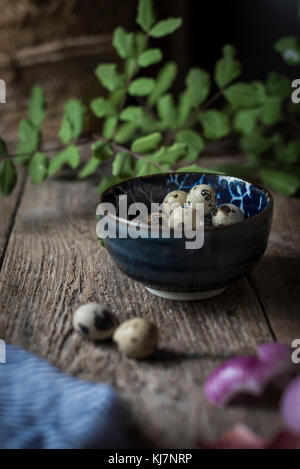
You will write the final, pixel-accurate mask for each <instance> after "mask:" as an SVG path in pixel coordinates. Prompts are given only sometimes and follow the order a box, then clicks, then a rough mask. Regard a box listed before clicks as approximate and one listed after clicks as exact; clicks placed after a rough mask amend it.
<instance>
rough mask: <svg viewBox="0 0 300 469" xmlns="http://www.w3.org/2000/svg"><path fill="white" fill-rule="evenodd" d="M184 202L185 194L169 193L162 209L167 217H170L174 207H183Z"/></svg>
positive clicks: (178, 192) (182, 192)
mask: <svg viewBox="0 0 300 469" xmlns="http://www.w3.org/2000/svg"><path fill="white" fill-rule="evenodd" d="M185 202H186V192H184V191H172V192H169V193H168V194H167V195H166V197H165V198H164V200H163V209H164V211H165V213H166V214H167V215H170V214H171V213H172V211H173V210H174V209H175V208H176V207H183V205H184V204H185Z"/></svg>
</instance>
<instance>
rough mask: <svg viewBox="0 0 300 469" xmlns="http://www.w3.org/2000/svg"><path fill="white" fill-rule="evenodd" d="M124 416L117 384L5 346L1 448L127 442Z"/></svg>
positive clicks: (1, 379) (0, 398)
mask: <svg viewBox="0 0 300 469" xmlns="http://www.w3.org/2000/svg"><path fill="white" fill-rule="evenodd" d="M123 422H124V413H123V406H122V403H121V401H120V398H119V395H118V393H117V391H116V390H115V389H114V388H113V387H111V386H109V385H106V384H96V383H92V382H87V381H82V380H79V379H77V378H73V377H71V376H69V375H66V374H64V373H62V372H60V371H59V370H57V369H56V368H55V367H54V366H52V365H51V364H50V363H48V362H47V361H45V360H42V359H40V358H38V357H36V356H34V355H32V354H31V353H28V352H26V351H25V350H22V349H20V348H18V347H14V346H12V345H7V346H6V363H5V364H3V363H0V448H2V449H3V448H5V449H23V448H31V449H46V448H47V449H54V448H60V449H61V448H64V449H72V448H76V449H77V448H124V447H126V446H127V445H128V442H127V440H126V432H125V428H124V426H123Z"/></svg>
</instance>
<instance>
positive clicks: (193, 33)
mask: <svg viewBox="0 0 300 469" xmlns="http://www.w3.org/2000/svg"><path fill="white" fill-rule="evenodd" d="M185 3H189V4H190V5H189V9H190V15H191V16H190V47H191V63H192V64H193V65H199V66H204V67H206V68H209V69H210V70H211V71H212V70H213V67H214V63H215V61H216V60H217V58H218V57H219V55H220V49H221V47H222V45H223V44H225V43H226V42H231V43H233V44H235V46H236V47H237V49H238V53H239V58H240V60H241V62H242V63H243V70H244V76H243V78H245V79H254V78H264V77H265V76H266V75H267V74H268V73H269V72H270V71H272V70H278V71H282V72H285V73H287V74H289V75H290V76H300V67H289V66H287V65H285V64H284V62H283V60H282V59H281V58H280V56H279V55H278V54H277V52H275V51H274V42H275V41H276V40H277V39H278V38H280V37H281V36H292V35H295V36H298V37H299V38H300V18H299V17H298V16H297V6H298V0H226V1H213V0H211V1H197V0H190V1H187V2H185Z"/></svg>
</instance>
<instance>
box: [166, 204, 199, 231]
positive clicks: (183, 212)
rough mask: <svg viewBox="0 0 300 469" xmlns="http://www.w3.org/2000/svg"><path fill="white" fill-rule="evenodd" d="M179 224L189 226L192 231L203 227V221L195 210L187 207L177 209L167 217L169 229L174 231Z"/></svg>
mask: <svg viewBox="0 0 300 469" xmlns="http://www.w3.org/2000/svg"><path fill="white" fill-rule="evenodd" d="M181 224H189V225H188V226H190V227H191V228H192V229H193V230H195V229H196V228H197V227H199V226H201V225H203V221H202V219H201V217H200V215H199V214H198V212H197V210H195V209H193V208H192V209H191V208H188V207H177V208H175V210H173V212H172V213H171V215H170V217H169V227H170V228H172V229H175V228H176V226H178V225H181Z"/></svg>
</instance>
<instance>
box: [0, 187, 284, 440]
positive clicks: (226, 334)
mask: <svg viewBox="0 0 300 469" xmlns="http://www.w3.org/2000/svg"><path fill="white" fill-rule="evenodd" d="M96 205H97V195H96V186H95V184H93V182H92V181H85V182H78V181H77V182H71V181H70V180H50V181H47V182H45V183H43V184H42V185H39V186H33V185H31V183H29V182H28V183H27V185H26V189H25V193H24V196H23V198H22V201H21V205H20V208H19V211H18V216H17V218H16V222H15V226H14V228H13V231H12V234H11V238H10V241H9V245H8V248H7V252H6V256H5V259H4V263H3V268H2V271H1V275H0V279H1V282H0V335H1V337H2V338H4V339H5V340H7V341H10V342H12V343H14V344H18V345H21V346H23V347H25V348H27V349H30V350H31V351H33V352H35V353H37V354H38V355H40V356H43V357H45V358H47V359H48V360H50V361H51V362H53V363H55V364H56V365H58V366H59V367H60V368H61V369H63V370H64V371H68V372H70V373H72V374H74V375H76V376H80V377H82V378H88V379H91V380H95V381H106V382H109V383H112V384H114V385H116V386H117V387H118V388H119V389H120V390H121V391H122V394H123V396H124V398H125V399H126V401H127V402H128V403H129V409H130V413H131V419H132V421H133V422H134V423H135V424H136V425H138V427H139V431H140V432H141V433H144V434H145V435H146V436H147V437H148V438H149V437H151V436H152V437H154V436H155V438H156V441H158V442H159V444H160V445H166V446H176V447H186V446H189V445H191V444H192V442H193V441H194V440H195V438H196V437H197V436H199V435H202V436H204V437H206V438H213V437H216V436H217V435H219V434H220V433H221V432H222V431H224V430H225V429H226V428H228V427H230V426H231V425H232V424H233V423H235V422H237V421H239V422H244V423H246V424H249V425H250V426H251V427H252V428H253V429H254V430H257V431H258V432H260V433H265V434H266V433H270V432H271V431H274V430H275V429H276V427H278V425H279V420H278V417H277V415H276V411H275V410H274V409H270V408H263V409H262V408H261V407H260V406H259V407H258V408H251V411H249V408H247V407H245V406H235V407H230V408H228V409H223V410H218V409H216V408H215V407H213V406H211V405H209V403H208V401H207V400H206V398H205V396H204V395H203V391H202V385H203V382H204V379H205V377H206V376H207V375H208V373H209V372H210V371H211V370H212V369H213V368H214V367H215V366H216V365H217V364H218V363H220V361H221V360H223V359H224V358H226V357H228V356H230V355H232V354H236V353H239V352H240V351H241V350H243V349H244V348H245V346H246V347H247V348H248V349H254V348H255V346H256V344H258V343H261V342H264V341H270V340H272V336H271V334H270V331H269V329H268V326H267V324H266V320H265V317H264V314H263V312H262V310H261V307H260V304H259V302H258V300H257V297H256V294H255V292H254V290H253V288H250V286H249V283H248V281H247V279H243V280H241V281H239V282H237V283H236V284H234V285H232V286H231V287H230V288H228V290H227V291H226V292H224V294H222V295H221V296H220V297H216V298H214V299H211V300H206V301H203V302H191V303H181V302H171V301H167V300H162V299H159V298H156V297H154V296H151V295H150V294H149V293H148V292H147V291H146V290H145V289H144V288H143V287H142V286H140V285H138V284H137V283H135V282H133V281H131V280H129V279H128V278H127V277H125V276H124V275H123V274H121V273H120V272H118V270H117V269H116V268H115V266H114V265H113V264H112V262H111V261H110V259H109V257H108V254H107V252H106V250H105V249H104V248H101V247H100V245H99V242H98V241H97V240H96V236H95V216H94V214H95V209H96ZM4 281H5V283H3V282H4ZM90 300H96V301H105V302H106V303H108V304H109V305H111V308H112V309H113V310H114V311H115V313H116V314H117V316H118V318H119V320H120V321H122V320H123V319H126V318H129V317H133V316H146V317H148V318H150V319H152V320H153V321H155V322H156V324H157V325H158V327H159V330H160V350H159V351H158V353H157V354H156V356H155V357H154V358H153V359H152V360H150V361H140V362H137V361H134V360H130V359H127V358H125V357H121V356H120V355H119V353H118V352H117V351H116V349H115V348H114V347H113V345H111V344H104V345H97V346H95V345H94V344H90V343H88V342H86V341H84V340H83V339H81V338H80V337H79V336H78V335H77V334H75V333H74V332H73V331H72V313H73V311H74V310H75V308H76V307H77V306H79V305H80V304H82V303H85V302H87V301H90Z"/></svg>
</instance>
